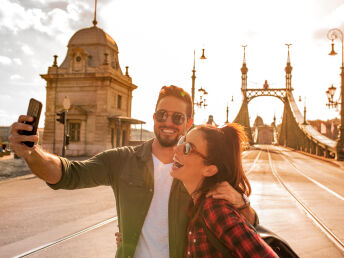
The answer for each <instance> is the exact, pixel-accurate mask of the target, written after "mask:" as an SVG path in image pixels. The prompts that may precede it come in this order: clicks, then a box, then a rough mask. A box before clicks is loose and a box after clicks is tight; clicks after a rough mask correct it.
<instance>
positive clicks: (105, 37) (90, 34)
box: [68, 26, 118, 52]
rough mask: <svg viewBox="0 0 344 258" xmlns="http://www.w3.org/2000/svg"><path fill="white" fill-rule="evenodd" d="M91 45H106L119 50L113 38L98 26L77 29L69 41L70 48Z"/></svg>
mask: <svg viewBox="0 0 344 258" xmlns="http://www.w3.org/2000/svg"><path fill="white" fill-rule="evenodd" d="M89 45H104V46H108V47H110V48H112V49H114V50H115V51H116V52H118V47H117V44H116V42H115V41H114V40H113V38H111V36H110V35H109V34H107V33H106V32H105V31H103V30H102V29H100V28H98V27H97V26H93V27H90V28H85V29H81V30H79V31H77V32H76V33H75V34H74V35H73V36H72V37H71V39H70V40H69V42H68V48H70V47H76V46H77V47H80V46H89Z"/></svg>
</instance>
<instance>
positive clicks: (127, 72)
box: [125, 66, 129, 76]
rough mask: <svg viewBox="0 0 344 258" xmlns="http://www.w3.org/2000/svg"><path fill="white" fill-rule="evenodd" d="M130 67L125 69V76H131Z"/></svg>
mask: <svg viewBox="0 0 344 258" xmlns="http://www.w3.org/2000/svg"><path fill="white" fill-rule="evenodd" d="M128 69H129V66H126V67H125V76H129V70H128Z"/></svg>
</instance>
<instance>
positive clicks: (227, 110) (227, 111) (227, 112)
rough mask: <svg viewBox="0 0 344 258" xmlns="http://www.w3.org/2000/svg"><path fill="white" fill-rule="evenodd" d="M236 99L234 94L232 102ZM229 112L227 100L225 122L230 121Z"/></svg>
mask: <svg viewBox="0 0 344 258" xmlns="http://www.w3.org/2000/svg"><path fill="white" fill-rule="evenodd" d="M233 101H234V98H233V96H232V102H233ZM228 114H229V107H228V102H227V108H226V122H225V123H229V121H228Z"/></svg>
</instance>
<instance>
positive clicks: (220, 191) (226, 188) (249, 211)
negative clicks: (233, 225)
mask: <svg viewBox="0 0 344 258" xmlns="http://www.w3.org/2000/svg"><path fill="white" fill-rule="evenodd" d="M209 196H212V197H213V198H215V199H224V200H226V201H228V202H229V203H230V204H232V205H233V207H234V208H236V209H238V210H239V212H240V215H242V216H243V217H244V218H245V219H246V220H247V221H248V222H249V223H250V224H251V225H254V226H255V225H256V224H258V223H259V220H258V216H257V214H256V212H255V210H254V209H253V208H252V207H251V206H250V205H247V203H246V202H245V200H244V198H243V196H242V195H241V194H240V193H238V192H237V191H236V190H235V189H234V188H233V187H232V186H231V185H230V184H229V183H228V182H221V183H219V184H217V187H216V189H214V190H213V191H210V192H209V193H208V194H207V197H209ZM243 207H244V208H243Z"/></svg>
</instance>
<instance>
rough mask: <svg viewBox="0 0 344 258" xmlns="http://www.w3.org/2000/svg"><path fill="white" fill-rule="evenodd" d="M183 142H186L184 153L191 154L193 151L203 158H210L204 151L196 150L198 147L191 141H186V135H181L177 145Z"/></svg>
mask: <svg viewBox="0 0 344 258" xmlns="http://www.w3.org/2000/svg"><path fill="white" fill-rule="evenodd" d="M183 143H185V144H184V148H183V153H184V155H190V154H191V153H195V154H197V155H198V156H200V157H201V158H203V159H205V160H208V159H207V157H206V156H204V155H203V154H202V153H200V152H198V151H197V150H196V147H195V146H194V145H193V144H192V143H191V142H185V136H182V137H180V139H179V141H178V143H177V145H182V144H183Z"/></svg>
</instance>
